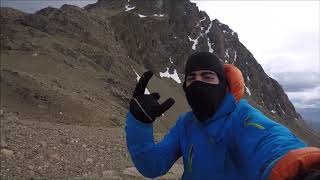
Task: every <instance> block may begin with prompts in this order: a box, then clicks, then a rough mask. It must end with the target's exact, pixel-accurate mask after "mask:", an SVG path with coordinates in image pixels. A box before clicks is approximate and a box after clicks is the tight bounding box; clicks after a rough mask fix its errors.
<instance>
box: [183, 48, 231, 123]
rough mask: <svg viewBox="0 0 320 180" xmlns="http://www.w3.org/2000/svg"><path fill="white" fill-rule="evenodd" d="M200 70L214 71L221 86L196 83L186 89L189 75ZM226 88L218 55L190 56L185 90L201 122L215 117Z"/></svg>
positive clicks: (202, 54)
mask: <svg viewBox="0 0 320 180" xmlns="http://www.w3.org/2000/svg"><path fill="white" fill-rule="evenodd" d="M199 70H210V71H214V72H215V73H216V74H217V76H218V78H219V84H209V83H206V82H202V81H194V82H192V83H191V84H190V85H189V86H188V87H186V78H187V76H188V74H189V73H191V72H194V71H199ZM226 87H227V81H226V77H225V73H224V68H223V64H222V63H221V61H220V59H219V58H218V57H217V56H216V55H214V54H213V53H210V52H196V53H194V54H192V55H191V56H189V58H188V61H187V63H186V66H185V81H184V83H183V90H184V91H185V94H186V98H187V100H188V103H189V105H190V107H191V108H192V111H193V113H194V115H195V116H196V117H197V119H198V120H199V121H206V120H208V119H209V118H210V117H212V116H213V115H214V113H215V112H216V111H217V109H218V108H219V106H220V104H221V103H222V101H223V99H224V96H225V92H226V91H225V90H226Z"/></svg>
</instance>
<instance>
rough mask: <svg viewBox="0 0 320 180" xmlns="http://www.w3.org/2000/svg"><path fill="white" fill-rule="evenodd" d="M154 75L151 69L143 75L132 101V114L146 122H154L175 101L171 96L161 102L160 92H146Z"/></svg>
mask: <svg viewBox="0 0 320 180" xmlns="http://www.w3.org/2000/svg"><path fill="white" fill-rule="evenodd" d="M152 76H153V73H152V72H151V71H147V72H145V73H144V74H143V75H142V76H141V78H140V80H139V82H138V84H137V85H136V88H135V90H134V93H133V98H132V100H131V101H130V112H131V114H132V115H133V116H134V117H135V118H136V119H137V120H139V121H141V122H144V123H152V122H154V121H155V119H156V118H157V117H159V116H161V115H162V114H163V113H164V112H165V111H167V110H168V109H169V108H170V107H171V106H172V105H173V104H174V103H175V101H174V99H172V98H169V99H167V100H166V101H165V102H164V103H162V104H159V102H158V100H159V99H160V95H159V93H152V94H144V91H145V89H146V87H147V85H148V82H149V80H150V79H151V77H152Z"/></svg>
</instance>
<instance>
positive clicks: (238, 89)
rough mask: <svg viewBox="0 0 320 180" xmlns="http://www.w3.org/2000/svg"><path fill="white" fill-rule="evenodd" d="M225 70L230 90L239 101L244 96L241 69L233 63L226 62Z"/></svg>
mask: <svg viewBox="0 0 320 180" xmlns="http://www.w3.org/2000/svg"><path fill="white" fill-rule="evenodd" d="M223 66H224V72H225V74H226V77H227V81H228V84H229V90H230V92H231V93H232V94H233V96H234V97H235V98H236V100H237V101H239V100H240V99H241V98H243V96H244V79H243V76H242V73H241V71H240V70H239V69H238V68H237V67H236V66H234V65H232V64H224V65H223Z"/></svg>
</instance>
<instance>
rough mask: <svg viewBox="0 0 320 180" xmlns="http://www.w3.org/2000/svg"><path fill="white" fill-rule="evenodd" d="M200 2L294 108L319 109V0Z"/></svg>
mask: <svg viewBox="0 0 320 180" xmlns="http://www.w3.org/2000/svg"><path fill="white" fill-rule="evenodd" d="M191 1H192V2H196V3H197V5H198V7H199V9H200V10H204V11H206V12H207V14H208V15H209V16H210V18H211V20H213V19H215V18H217V19H218V20H219V21H220V22H221V23H224V24H227V25H229V27H230V28H231V29H232V30H234V31H236V32H237V33H238V36H239V39H240V41H241V42H242V43H243V44H244V45H245V46H246V47H247V48H248V49H249V51H250V52H251V53H252V54H253V55H254V57H255V58H256V59H257V61H258V62H259V63H260V64H261V65H262V67H263V68H264V70H265V71H266V73H267V74H268V75H269V76H271V77H273V78H275V79H276V80H277V81H278V82H279V83H280V84H281V85H282V86H283V87H284V89H285V91H286V93H287V94H288V96H289V98H290V99H291V101H292V102H293V103H294V105H295V107H296V108H304V107H318V108H320V52H319V51H320V50H319V49H320V35H319V34H320V23H319V22H320V1H204V0H191ZM94 2H96V0H68V1H65V0H58V1H56V0H50V1H48V0H23V1H22V0H1V6H10V7H15V8H18V9H21V10H23V11H25V12H29V13H32V12H35V11H36V10H39V9H41V8H44V7H47V6H52V7H60V6H61V5H62V4H65V3H68V4H74V5H78V6H80V7H83V6H85V5H87V4H91V3H94Z"/></svg>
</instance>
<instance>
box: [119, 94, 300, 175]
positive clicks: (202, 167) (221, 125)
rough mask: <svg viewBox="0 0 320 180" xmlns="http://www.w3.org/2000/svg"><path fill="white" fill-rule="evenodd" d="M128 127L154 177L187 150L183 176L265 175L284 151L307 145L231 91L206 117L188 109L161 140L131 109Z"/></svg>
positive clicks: (132, 148)
mask: <svg viewBox="0 0 320 180" xmlns="http://www.w3.org/2000/svg"><path fill="white" fill-rule="evenodd" d="M125 130H126V138H127V146H128V150H129V152H130V155H131V158H132V161H133V163H134V164H135V166H136V168H137V169H138V171H139V172H140V173H141V174H142V175H144V176H146V177H150V178H154V177H158V176H161V175H164V174H166V173H167V172H168V170H169V169H170V168H171V167H172V165H173V164H174V163H175V162H176V160H177V159H178V158H179V157H181V156H182V157H183V163H184V173H183V176H182V179H186V180H187V179H196V180H198V179H199V180H200V179H201V180H206V179H216V180H241V179H243V180H260V179H262V180H265V179H268V175H269V173H270V171H271V169H272V167H273V165H274V164H275V162H277V160H279V159H280V158H281V157H282V156H283V155H285V154H286V153H287V152H288V151H290V150H292V149H298V148H303V147H305V146H306V145H305V144H304V143H303V142H302V141H301V140H300V139H298V138H297V137H296V136H295V135H294V134H292V133H291V132H290V131H289V130H288V129H287V128H285V127H284V126H282V125H280V124H278V123H276V122H274V121H272V120H270V119H268V118H267V117H266V116H264V115H263V114H262V113H261V112H260V111H258V110H256V109H255V108H253V107H252V106H250V105H249V104H248V103H247V101H245V100H240V101H239V102H236V100H235V98H234V96H233V95H232V94H230V93H228V94H227V95H226V97H225V99H224V101H223V103H222V104H221V106H220V108H219V109H218V111H217V112H216V113H215V114H214V116H213V117H212V118H211V119H209V120H208V121H206V122H202V123H201V122H199V121H198V120H197V119H196V117H195V116H194V114H193V113H192V112H188V113H184V114H182V115H181V116H180V117H179V119H178V121H177V122H176V125H175V126H174V127H173V128H171V130H170V131H169V132H168V134H167V135H166V136H165V137H164V138H163V140H162V141H161V142H159V143H155V142H154V139H153V128H152V124H144V123H142V122H140V121H138V120H136V119H135V118H134V117H133V115H132V114H131V113H130V112H129V113H128V115H127V122H126V129H125Z"/></svg>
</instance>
